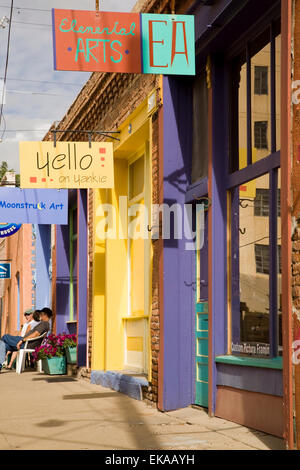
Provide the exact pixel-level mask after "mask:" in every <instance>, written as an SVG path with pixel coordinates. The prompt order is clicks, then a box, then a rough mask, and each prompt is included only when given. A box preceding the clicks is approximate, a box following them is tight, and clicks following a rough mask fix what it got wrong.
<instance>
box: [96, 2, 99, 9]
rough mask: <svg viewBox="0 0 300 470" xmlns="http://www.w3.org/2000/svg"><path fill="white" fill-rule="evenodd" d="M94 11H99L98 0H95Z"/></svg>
mask: <svg viewBox="0 0 300 470" xmlns="http://www.w3.org/2000/svg"><path fill="white" fill-rule="evenodd" d="M96 11H99V0H96Z"/></svg>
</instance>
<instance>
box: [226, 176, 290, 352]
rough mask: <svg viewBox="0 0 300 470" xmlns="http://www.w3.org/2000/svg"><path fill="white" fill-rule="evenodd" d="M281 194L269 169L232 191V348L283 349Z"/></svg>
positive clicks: (236, 349)
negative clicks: (273, 184)
mask: <svg viewBox="0 0 300 470" xmlns="http://www.w3.org/2000/svg"><path fill="white" fill-rule="evenodd" d="M276 173H278V170H276ZM278 185H280V182H279V181H278ZM279 194H280V189H276V188H274V187H272V189H271V188H270V176H269V174H265V175H263V176H261V177H259V178H256V179H254V180H251V181H248V182H247V183H245V184H243V185H241V186H240V187H239V188H234V189H233V190H232V191H231V214H232V215H231V254H232V258H231V298H232V322H231V324H232V335H231V337H232V344H231V347H232V352H233V353H246V354H252V355H255V356H262V357H265V356H270V355H271V354H272V351H274V349H276V355H277V354H279V353H280V351H281V349H282V348H281V346H282V339H281V336H282V333H281V302H280V299H281V232H280V211H279V210H278V201H279V196H278V195H279ZM274 221H275V222H274ZM271 224H272V226H273V229H272V227H271Z"/></svg>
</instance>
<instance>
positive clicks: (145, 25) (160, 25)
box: [52, 9, 195, 75]
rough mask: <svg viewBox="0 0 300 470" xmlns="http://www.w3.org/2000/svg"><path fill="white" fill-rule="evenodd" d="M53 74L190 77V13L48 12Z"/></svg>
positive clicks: (192, 72) (192, 34)
mask: <svg viewBox="0 0 300 470" xmlns="http://www.w3.org/2000/svg"><path fill="white" fill-rule="evenodd" d="M52 27H53V50H54V68H55V70H75V71H84V72H123V73H154V74H165V75H169V74H176V75H195V20H194V16H193V15H155V14H139V13H112V12H95V11H81V10H79V11H78V10H57V9H53V10H52Z"/></svg>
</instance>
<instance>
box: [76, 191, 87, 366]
mask: <svg viewBox="0 0 300 470" xmlns="http://www.w3.org/2000/svg"><path fill="white" fill-rule="evenodd" d="M78 241H79V245H78V255H79V256H78V273H79V274H78V281H77V287H78V312H79V314H78V322H77V334H78V348H77V364H78V366H79V367H83V366H86V353H87V270H88V265H87V259H88V248H87V244H88V237H87V191H86V190H85V189H80V190H79V191H78Z"/></svg>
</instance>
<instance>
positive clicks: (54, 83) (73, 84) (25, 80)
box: [0, 77, 83, 87]
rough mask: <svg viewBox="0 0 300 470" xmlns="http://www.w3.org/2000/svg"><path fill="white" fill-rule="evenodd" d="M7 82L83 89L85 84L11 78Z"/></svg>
mask: <svg viewBox="0 0 300 470" xmlns="http://www.w3.org/2000/svg"><path fill="white" fill-rule="evenodd" d="M3 78H4V77H0V79H3ZM6 80H8V81H17V82H32V83H45V84H53V85H68V86H76V87H82V86H83V84H78V83H66V82H49V81H44V80H31V79H26V78H10V77H7V78H6Z"/></svg>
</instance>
